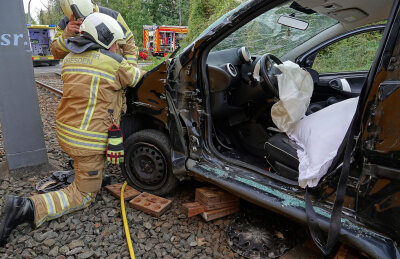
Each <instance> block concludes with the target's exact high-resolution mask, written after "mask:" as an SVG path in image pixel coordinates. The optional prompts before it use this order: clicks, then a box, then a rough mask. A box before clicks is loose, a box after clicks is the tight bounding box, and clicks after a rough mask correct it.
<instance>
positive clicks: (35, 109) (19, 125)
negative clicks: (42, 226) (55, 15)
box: [0, 0, 48, 170]
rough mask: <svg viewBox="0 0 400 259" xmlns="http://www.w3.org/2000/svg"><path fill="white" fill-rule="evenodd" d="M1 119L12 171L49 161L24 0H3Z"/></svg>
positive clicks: (0, 11) (0, 12) (0, 20)
mask: <svg viewBox="0 0 400 259" xmlns="http://www.w3.org/2000/svg"><path fill="white" fill-rule="evenodd" d="M0 120H1V127H2V131H3V139H4V146H5V151H6V157H7V163H8V168H9V169H10V170H14V169H18V168H23V167H28V166H36V165H41V164H45V163H47V162H48V159H47V152H46V146H45V142H44V137H43V126H42V120H41V117H40V111H39V102H38V96H37V91H36V85H35V80H34V75H33V66H32V51H31V50H30V44H29V37H28V30H27V28H26V21H25V12H24V7H23V3H22V1H9V0H0Z"/></svg>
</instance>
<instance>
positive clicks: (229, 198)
mask: <svg viewBox="0 0 400 259" xmlns="http://www.w3.org/2000/svg"><path fill="white" fill-rule="evenodd" d="M195 201H197V202H200V203H201V204H202V205H203V206H212V205H217V204H220V203H229V202H238V201H239V198H238V197H236V196H234V195H232V194H230V193H228V192H226V191H223V190H221V189H219V188H216V187H202V188H197V189H196V195H195Z"/></svg>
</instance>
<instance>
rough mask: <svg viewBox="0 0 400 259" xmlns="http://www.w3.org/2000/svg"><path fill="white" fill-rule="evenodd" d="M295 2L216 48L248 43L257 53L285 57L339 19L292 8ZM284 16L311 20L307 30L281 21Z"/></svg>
mask: <svg viewBox="0 0 400 259" xmlns="http://www.w3.org/2000/svg"><path fill="white" fill-rule="evenodd" d="M290 5H291V2H290V3H288V4H285V5H282V6H279V7H276V8H273V9H271V10H269V11H267V12H265V13H263V14H262V15H260V16H258V17H257V18H255V19H253V20H252V21H250V22H249V23H247V24H246V25H244V26H242V27H241V28H239V29H238V30H237V31H235V32H234V33H232V34H231V35H230V36H228V37H227V38H225V39H224V40H223V41H222V42H220V43H219V44H218V45H217V46H215V47H214V49H213V51H218V50H224V49H230V48H240V47H242V46H246V47H247V48H248V49H249V51H250V52H251V53H252V54H253V55H263V54H265V53H271V54H274V55H275V56H277V57H282V56H283V55H284V54H286V53H287V52H289V51H290V50H292V49H294V48H295V47H297V46H299V45H300V44H302V43H304V42H306V41H307V40H309V39H311V38H312V37H314V36H315V35H317V34H318V33H320V32H322V31H324V30H326V29H327V28H329V27H331V26H333V25H334V24H337V23H338V21H337V20H335V19H333V18H330V17H328V16H325V15H321V14H318V13H313V14H306V13H303V12H300V11H297V10H294V9H292V8H290ZM282 15H285V16H291V17H294V18H296V19H299V20H302V21H305V22H307V23H308V24H309V25H308V27H307V29H305V30H300V29H295V28H292V27H288V26H285V25H282V24H279V23H278V19H279V17H281V16H282Z"/></svg>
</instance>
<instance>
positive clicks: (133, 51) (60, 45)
mask: <svg viewBox="0 0 400 259" xmlns="http://www.w3.org/2000/svg"><path fill="white" fill-rule="evenodd" d="M95 12H100V13H104V14H107V15H109V16H111V17H113V18H114V19H116V20H117V21H118V23H119V24H120V25H121V28H122V30H123V31H124V33H125V40H126V44H124V45H122V51H123V53H118V54H120V55H123V56H124V58H125V59H126V60H127V61H128V63H129V64H131V65H133V66H135V67H137V58H138V50H137V47H136V45H135V39H134V38H133V34H132V32H131V30H130V29H129V27H128V25H127V24H126V22H125V21H124V18H122V15H121V14H120V13H118V12H117V11H114V10H111V9H109V8H106V7H102V6H100V7H98V6H97V5H95ZM68 23H69V18H68V17H66V16H65V17H64V18H63V19H61V21H60V22H59V23H58V25H57V27H56V34H55V37H54V40H53V41H52V42H51V46H50V49H51V52H52V53H53V56H54V57H55V58H58V59H62V58H64V57H65V56H66V55H67V54H68V53H69V50H68V49H67V47H66V45H65V40H66V39H68V38H70V37H75V36H77V35H76V34H75V33H74V32H70V31H68V30H67V25H68Z"/></svg>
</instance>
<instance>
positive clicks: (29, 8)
mask: <svg viewBox="0 0 400 259" xmlns="http://www.w3.org/2000/svg"><path fill="white" fill-rule="evenodd" d="M31 1H32V0H29V3H28V24H31Z"/></svg>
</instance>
